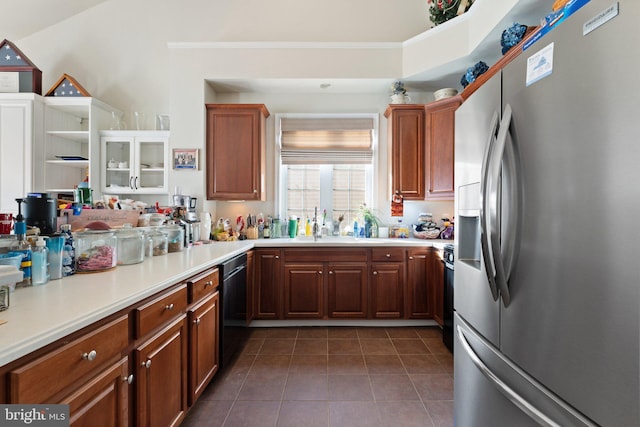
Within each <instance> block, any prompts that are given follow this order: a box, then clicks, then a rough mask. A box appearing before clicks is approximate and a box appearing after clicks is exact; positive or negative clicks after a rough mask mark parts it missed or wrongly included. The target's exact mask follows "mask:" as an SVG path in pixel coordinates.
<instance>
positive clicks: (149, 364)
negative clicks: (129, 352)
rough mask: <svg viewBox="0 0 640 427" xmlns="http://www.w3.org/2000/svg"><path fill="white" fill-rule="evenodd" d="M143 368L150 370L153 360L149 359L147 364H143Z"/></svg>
mask: <svg viewBox="0 0 640 427" xmlns="http://www.w3.org/2000/svg"><path fill="white" fill-rule="evenodd" d="M142 367H143V368H147V369H148V368H150V367H151V359H148V360H147V361H146V362H142Z"/></svg>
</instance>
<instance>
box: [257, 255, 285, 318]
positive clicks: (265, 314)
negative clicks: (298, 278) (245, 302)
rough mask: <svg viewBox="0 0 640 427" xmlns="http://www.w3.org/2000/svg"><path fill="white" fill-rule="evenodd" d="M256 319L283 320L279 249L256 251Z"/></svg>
mask: <svg viewBox="0 0 640 427" xmlns="http://www.w3.org/2000/svg"><path fill="white" fill-rule="evenodd" d="M254 264H255V283H254V297H255V307H256V308H255V311H254V313H255V318H256V319H282V309H281V306H282V305H281V299H282V272H281V259H280V250H279V249H257V250H256V251H255V259H254Z"/></svg>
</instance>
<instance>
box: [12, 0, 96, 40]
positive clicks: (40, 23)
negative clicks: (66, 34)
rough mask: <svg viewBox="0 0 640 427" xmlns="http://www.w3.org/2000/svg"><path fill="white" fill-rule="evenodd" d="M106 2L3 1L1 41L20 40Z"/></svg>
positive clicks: (72, 0)
mask: <svg viewBox="0 0 640 427" xmlns="http://www.w3.org/2000/svg"><path fill="white" fill-rule="evenodd" d="M104 1H106V0H2V9H3V10H2V15H3V16H2V18H3V19H2V25H1V26H0V40H2V39H9V40H11V41H16V40H20V39H21V38H23V37H27V36H29V35H31V34H33V33H35V32H37V31H40V30H42V29H43V28H47V27H49V26H51V25H55V24H57V23H58V22H61V21H64V20H65V19H67V18H69V17H70V16H73V15H76V14H78V13H80V12H82V11H84V10H87V9H89V8H92V7H94V6H96V5H98V4H100V3H102V2H104Z"/></svg>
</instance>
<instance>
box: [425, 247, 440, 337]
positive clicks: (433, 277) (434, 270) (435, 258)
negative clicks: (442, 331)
mask: <svg viewBox="0 0 640 427" xmlns="http://www.w3.org/2000/svg"><path fill="white" fill-rule="evenodd" d="M428 261H429V275H428V278H427V283H429V285H430V287H431V288H432V292H433V320H435V321H436V322H438V324H439V325H440V326H442V325H443V324H444V263H443V262H442V251H441V250H439V249H436V248H430V249H429V254H428Z"/></svg>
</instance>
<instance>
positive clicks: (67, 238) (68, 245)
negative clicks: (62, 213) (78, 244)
mask: <svg viewBox="0 0 640 427" xmlns="http://www.w3.org/2000/svg"><path fill="white" fill-rule="evenodd" d="M60 231H61V233H62V235H63V236H64V246H63V248H62V276H63V277H66V276H71V275H72V274H75V272H76V254H75V248H74V246H73V234H72V233H71V224H62V225H61V226H60Z"/></svg>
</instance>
